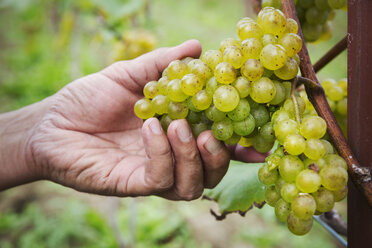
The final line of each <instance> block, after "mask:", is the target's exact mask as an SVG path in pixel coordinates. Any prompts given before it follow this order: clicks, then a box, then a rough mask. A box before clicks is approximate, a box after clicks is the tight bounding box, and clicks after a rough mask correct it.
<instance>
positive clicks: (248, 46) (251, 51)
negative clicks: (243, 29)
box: [241, 35, 265, 59]
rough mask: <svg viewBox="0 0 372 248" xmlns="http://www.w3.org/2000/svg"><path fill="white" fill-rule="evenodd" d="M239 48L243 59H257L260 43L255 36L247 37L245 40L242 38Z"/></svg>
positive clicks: (260, 47)
mask: <svg viewBox="0 0 372 248" xmlns="http://www.w3.org/2000/svg"><path fill="white" fill-rule="evenodd" d="M264 36H265V35H264ZM264 36H263V37H264ZM241 50H242V53H243V56H244V58H245V59H259V58H260V53H261V50H262V44H261V42H260V40H258V39H256V38H248V39H246V40H243V42H242V44H241Z"/></svg>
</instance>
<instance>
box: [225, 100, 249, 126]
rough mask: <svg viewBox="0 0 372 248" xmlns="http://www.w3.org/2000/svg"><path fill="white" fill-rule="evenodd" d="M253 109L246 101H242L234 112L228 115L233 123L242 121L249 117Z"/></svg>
mask: <svg viewBox="0 0 372 248" xmlns="http://www.w3.org/2000/svg"><path fill="white" fill-rule="evenodd" d="M250 111H251V107H250V105H249V102H248V101H247V100H246V99H240V101H239V104H238V106H236V108H235V109H234V110H233V111H230V112H229V113H227V116H228V117H229V118H230V119H231V120H232V121H241V120H244V119H245V118H247V117H248V116H249V112H250Z"/></svg>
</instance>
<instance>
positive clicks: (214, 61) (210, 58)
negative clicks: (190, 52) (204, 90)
mask: <svg viewBox="0 0 372 248" xmlns="http://www.w3.org/2000/svg"><path fill="white" fill-rule="evenodd" d="M201 60H202V61H203V62H204V63H206V64H207V65H208V66H209V67H210V68H211V69H212V70H214V68H216V66H217V65H218V64H219V63H221V62H222V61H223V59H222V53H221V52H220V51H218V50H208V51H206V52H205V53H204V54H203V55H202V57H201Z"/></svg>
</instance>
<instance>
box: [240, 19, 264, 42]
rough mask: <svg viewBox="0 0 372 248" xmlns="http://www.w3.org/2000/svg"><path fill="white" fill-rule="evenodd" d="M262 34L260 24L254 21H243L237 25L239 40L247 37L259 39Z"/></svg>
mask: <svg viewBox="0 0 372 248" xmlns="http://www.w3.org/2000/svg"><path fill="white" fill-rule="evenodd" d="M262 35H263V31H262V28H261V26H260V25H258V24H257V23H256V22H254V21H251V22H245V23H243V24H241V25H240V26H239V29H238V36H239V38H240V40H245V39H248V38H256V39H260V38H261V36H262Z"/></svg>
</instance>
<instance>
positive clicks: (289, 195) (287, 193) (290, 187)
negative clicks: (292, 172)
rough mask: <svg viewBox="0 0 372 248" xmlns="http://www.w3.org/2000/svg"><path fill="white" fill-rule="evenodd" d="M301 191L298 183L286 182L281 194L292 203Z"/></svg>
mask: <svg viewBox="0 0 372 248" xmlns="http://www.w3.org/2000/svg"><path fill="white" fill-rule="evenodd" d="M299 193H300V191H299V190H298V189H297V187H296V184H294V183H285V184H284V185H283V186H282V188H281V190H280V195H281V196H282V198H283V199H284V200H285V201H286V202H289V203H291V202H292V201H293V199H294V198H295V197H296V196H297V195H298V194H299Z"/></svg>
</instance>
